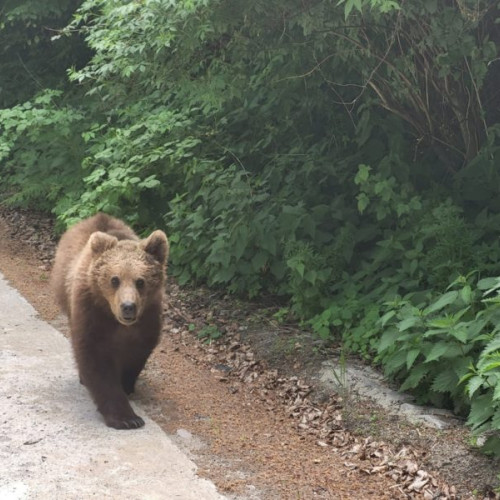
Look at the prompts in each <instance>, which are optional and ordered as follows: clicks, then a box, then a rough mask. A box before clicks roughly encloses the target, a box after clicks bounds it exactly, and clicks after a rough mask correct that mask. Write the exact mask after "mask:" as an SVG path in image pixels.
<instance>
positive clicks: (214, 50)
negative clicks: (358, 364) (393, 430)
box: [0, 0, 500, 429]
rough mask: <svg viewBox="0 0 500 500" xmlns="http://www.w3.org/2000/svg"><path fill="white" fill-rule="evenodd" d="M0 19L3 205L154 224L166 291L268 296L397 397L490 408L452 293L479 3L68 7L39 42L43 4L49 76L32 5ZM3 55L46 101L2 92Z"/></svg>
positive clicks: (478, 224)
mask: <svg viewBox="0 0 500 500" xmlns="http://www.w3.org/2000/svg"><path fill="white" fill-rule="evenodd" d="M15 3H16V2H8V7H9V8H8V10H7V12H8V18H9V22H8V23H7V24H8V26H7V31H5V32H4V33H3V36H4V38H3V40H4V41H5V44H4V45H5V50H4V54H6V62H5V63H4V62H1V63H0V75H7V74H8V75H13V80H12V81H11V82H9V83H8V88H9V90H8V92H7V94H8V95H6V96H4V98H3V100H2V102H3V103H4V105H5V106H6V109H3V110H0V178H1V181H2V182H1V185H0V193H1V197H2V199H3V200H8V201H9V202H11V203H22V204H24V205H26V204H31V205H36V206H37V207H38V208H43V209H47V210H52V211H53V212H54V213H55V214H56V215H57V217H58V220H59V221H60V223H61V225H67V224H69V223H71V222H73V221H74V220H76V219H79V218H81V217H85V216H87V215H89V214H91V213H93V212H95V211H96V210H104V211H107V212H110V213H112V214H116V215H119V216H121V217H123V218H125V219H127V220H128V221H130V222H131V223H134V224H135V225H136V227H138V229H139V230H141V229H145V228H146V227H148V226H165V227H166V229H167V230H168V232H169V235H170V237H171V240H172V242H173V245H172V263H173V266H172V269H171V271H172V272H173V273H174V274H176V275H177V276H178V278H179V280H180V281H181V282H182V283H187V282H189V281H197V282H201V281H204V282H207V283H208V284H210V285H212V286H219V287H225V288H226V289H228V291H230V292H234V293H240V294H246V295H248V296H252V297H254V296H259V295H262V294H264V293H272V294H276V295H279V296H280V297H281V298H282V299H283V301H285V305H286V307H288V308H289V310H291V311H292V312H293V313H294V314H295V315H296V317H297V318H299V319H301V320H303V321H304V322H306V323H307V324H309V325H310V326H311V327H312V328H313V330H314V331H315V332H317V334H318V335H320V336H321V337H322V338H323V339H325V340H327V341H329V340H332V339H334V338H335V337H337V338H338V337H342V340H343V344H344V345H345V346H346V348H347V349H349V351H350V352H356V353H359V354H360V355H362V356H364V357H366V358H369V359H373V358H376V359H377V360H378V361H379V362H380V363H383V364H384V365H386V366H387V370H388V374H389V375H390V376H392V377H395V378H396V379H397V380H399V381H401V382H402V384H403V388H408V389H412V390H414V391H415V393H416V394H417V395H418V396H419V397H420V398H422V399H425V398H427V399H430V400H432V401H434V402H435V403H436V404H446V405H449V406H453V407H455V408H456V410H457V411H461V412H467V411H468V410H467V408H468V406H469V405H472V408H473V413H474V411H475V410H474V408H475V406H474V405H475V404H476V401H483V403H481V404H479V403H478V404H479V406H478V410H477V412H476V413H475V415H476V416H474V417H473V418H472V420H470V422H471V425H473V426H475V427H477V428H478V429H480V428H486V427H484V426H488V425H490V426H491V428H494V427H495V426H496V425H497V424H496V423H495V422H496V420H494V419H493V415H496V413H492V414H491V415H488V416H487V417H486V418H485V419H482V420H481V418H479V415H480V414H481V413H480V411H481V409H484V408H485V406H484V405H486V404H487V405H489V406H488V407H489V408H490V410H491V411H493V412H495V411H496V409H495V408H496V406H495V405H496V397H495V393H494V391H493V393H491V391H490V390H489V389H488V387H489V386H487V384H488V383H490V382H491V381H492V380H493V377H494V376H496V369H497V368H496V366H494V364H493V363H494V362H495V360H494V359H493V358H492V356H494V355H495V351H491V352H487V351H486V349H487V347H486V344H485V339H483V338H482V337H481V335H486V334H487V332H486V330H485V329H487V328H490V327H493V326H494V320H489V323H488V322H487V323H485V324H484V325H483V326H480V325H481V324H482V321H483V319H481V318H484V317H486V315H487V313H486V312H484V311H486V310H490V309H491V308H492V307H493V305H492V304H488V303H486V302H484V301H483V297H482V295H481V293H482V290H481V289H478V288H477V287H476V285H475V282H474V281H473V280H472V278H470V279H471V280H472V281H469V280H466V281H460V279H459V276H460V275H467V273H468V272H469V271H470V270H471V269H478V270H480V271H481V275H488V276H494V275H500V263H499V261H498V259H497V258H496V256H497V255H499V254H500V247H499V238H498V228H499V227H500V202H499V198H498V192H497V191H498V189H497V187H498V184H499V181H500V179H499V175H500V174H499V170H498V167H497V165H498V164H499V161H500V155H499V152H500V149H499V137H500V126H499V123H500V115H499V114H498V109H500V106H499V102H500V101H499V99H500V94H499V93H498V92H497V88H498V78H499V77H500V73H499V71H500V69H499V68H500V66H499V65H498V64H497V59H498V50H497V47H498V44H499V42H500V31H499V30H498V26H499V24H498V20H499V19H500V12H499V9H498V6H497V5H496V4H493V3H492V2H487V1H486V0H480V1H474V2H469V1H467V0H464V1H460V2H452V1H451V0H446V1H443V2H437V1H432V0H418V1H414V2H395V1H393V0H345V1H342V2H333V3H332V2H330V1H328V0H319V1H315V2H304V1H303V0H273V1H269V0H266V1H264V0H255V1H252V2H245V1H243V0H236V1H235V0H231V1H229V0H189V1H188V0H179V1H175V2H173V1H167V0H143V1H140V2H139V1H128V0H116V1H113V2H111V1H107V0H86V1H84V2H83V3H82V4H81V6H80V7H79V8H78V9H77V10H76V12H75V13H74V16H73V18H72V20H71V22H70V24H69V26H68V27H67V29H66V30H64V32H60V31H58V30H59V27H60V25H61V24H60V21H61V20H62V19H66V18H67V17H69V11H68V10H66V8H64V9H62V8H61V7H60V6H59V3H58V2H56V1H55V0H44V1H43V2H42V3H41V4H40V5H42V4H43V5H44V6H46V7H47V6H48V7H47V9H46V12H47V13H50V15H49V17H50V16H54V23H55V24H52V25H53V26H56V28H55V31H54V33H56V38H58V39H57V40H52V41H51V42H50V43H53V42H54V43H55V45H51V46H50V47H51V50H55V49H54V48H55V47H61V52H60V53H59V52H57V50H55V51H56V52H57V53H58V55H60V56H61V57H58V58H55V59H54V61H56V62H55V65H56V66H57V68H56V69H57V71H54V72H53V73H50V72H47V71H46V68H45V65H44V62H45V61H44V58H43V51H42V48H44V47H45V45H44V44H48V43H49V41H50V37H48V35H47V33H45V32H43V34H44V36H43V37H42V39H43V43H42V42H40V43H39V42H38V41H36V40H35V38H36V37H37V36H39V35H40V29H41V28H40V26H41V24H40V20H41V19H45V17H44V14H43V12H41V9H40V8H39V7H40V5H39V3H36V2H33V1H32V0H23V2H22V4H21V9H20V10H19V9H16V8H15V5H14V4H15ZM35 4H36V5H35ZM77 4H78V2H76V3H75V5H74V7H75V8H76V7H77ZM68 9H70V6H68ZM31 15H33V19H35V20H36V23H35V24H36V26H34V28H33V31H31V29H30V31H29V34H30V36H28V37H24V38H23V37H19V36H18V35H16V36H14V33H13V32H14V31H15V30H16V29H17V27H18V25H19V24H18V23H20V22H22V21H24V20H25V19H26V18H30V16H31ZM65 16H67V17H65ZM55 21H57V22H55ZM24 39H28V40H32V45H31V46H30V47H26V46H25V45H26V44H25V43H24V42H23V40H24ZM82 39H84V40H85V43H86V48H85V50H83V49H82V47H81V45H80V44H79V42H81V40H82ZM30 43H31V42H30ZM20 46H22V47H23V50H26V51H27V54H28V55H29V60H30V65H29V70H30V72H31V73H32V74H33V75H35V77H36V78H37V79H38V80H39V81H40V82H41V87H45V88H46V89H47V88H52V89H58V90H57V91H50V90H45V91H41V92H40V93H39V94H37V96H35V90H34V87H38V86H37V85H32V84H30V85H27V86H26V88H27V90H26V92H25V93H23V92H16V91H15V90H16V84H15V82H21V81H23V79H24V80H25V79H26V78H25V75H24V77H23V73H22V71H21V69H22V67H23V65H22V64H21V65H20V64H19V63H16V61H15V57H14V56H13V54H15V53H16V52H15V51H16V50H17V49H18V48H19V47H20ZM23 62H24V61H23ZM12 68H13V69H14V70H15V71H12V72H8V71H4V69H5V70H8V69H12ZM65 73H68V74H69V79H70V82H71V85H69V84H68V82H67V81H66V80H65V79H63V78H62V77H61V76H60V75H62V74H65ZM57 75H59V76H57ZM49 76H53V78H52V77H49ZM13 82H14V83H13ZM1 86H2V87H3V84H1ZM28 87H29V88H28ZM68 88H69V89H70V90H68ZM61 90H62V93H61ZM34 186H37V188H36V189H35V188H34ZM38 186H39V187H38ZM450 277H451V280H452V281H453V280H455V279H459V280H458V281H455V282H454V285H453V287H452V288H451V289H450V290H449V291H448V292H447V294H445V295H443V296H441V295H440V291H441V290H443V289H445V288H446V286H447V284H448V282H449V280H450ZM479 283H483V282H481V281H480V282H479ZM481 286H482V285H481ZM467 287H469V288H470V293H469V292H467V291H466V290H468V288H467ZM400 297H402V298H400ZM445 313H446V314H448V315H449V317H445V318H442V317H441V315H442V314H445ZM381 318H383V322H382V323H381ZM438 320H442V323H439V321H438ZM445 320H446V321H448V323H446V321H445ZM436 321H438V323H439V324H440V325H441V326H439V325H438V324H435V322H436ZM412 322H414V323H412ZM463 323H466V324H467V325H468V326H467V327H466V329H465V330H463V328H465V327H463ZM495 324H496V323H495ZM432 325H434V326H432ZM459 325H460V326H459ZM478 325H479V326H478ZM487 325H489V326H487ZM478 328H479V330H477V332H481V333H477V335H476V333H475V332H476V329H478ZM431 330H432V334H431V333H429V332H430V331H431ZM464 331H465V333H464ZM391 335H392V337H391ZM424 335H426V336H424ZM391 340H392V341H393V344H390V341H391ZM381 342H382V344H381ZM380 344H381V345H380ZM395 346H397V347H398V349H397V350H396V349H395ZM481 353H483V354H481ZM481 356H482V357H481ZM483 359H484V361H481V362H480V360H483ZM443 360H449V362H448V361H447V363H446V365H444V364H443V363H442V361H443ZM469 362H471V363H473V366H474V370H475V371H473V372H470V373H473V377H477V378H473V380H474V381H475V382H469V388H470V387H472V389H474V385H475V384H479V385H478V386H477V388H475V390H474V391H472V392H471V389H469V394H465V395H464V393H463V391H462V388H461V387H462V386H460V385H459V386H457V383H458V381H459V380H460V378H461V377H465V376H467V373H469V372H468V371H467V370H468V365H467V363H469ZM443 366H445V368H446V369H445V370H442V367H443ZM471 380H472V379H471ZM479 381H481V383H479ZM476 396H477V398H476ZM480 398H482V399H480ZM488 398H489V399H488ZM490 410H488V411H490ZM471 415H472V414H471ZM495 418H496V417H495ZM476 423H477V425H476Z"/></svg>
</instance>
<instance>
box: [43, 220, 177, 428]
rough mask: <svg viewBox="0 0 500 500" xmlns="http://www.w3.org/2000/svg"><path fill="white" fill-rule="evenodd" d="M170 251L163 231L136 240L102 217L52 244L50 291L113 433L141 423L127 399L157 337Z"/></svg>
mask: <svg viewBox="0 0 500 500" xmlns="http://www.w3.org/2000/svg"><path fill="white" fill-rule="evenodd" d="M168 251H169V246H168V240H167V237H166V236H165V233H164V232H163V231H159V230H157V231H154V232H153V233H152V234H151V235H150V236H149V237H148V238H146V239H144V240H140V239H139V238H138V237H137V236H136V234H135V233H134V231H132V229H131V228H130V227H129V226H127V225H126V224H125V223H124V222H122V221H121V220H118V219H115V218H113V217H110V216H109V215H106V214H103V213H99V214H97V215H95V216H94V217H91V218H89V219H86V220H84V221H82V222H79V223H78V224H76V225H75V226H73V227H71V228H70V229H69V230H68V231H67V232H66V233H64V235H63V236H62V238H61V240H60V242H59V245H58V247H57V252H56V257H55V263H54V268H53V270H52V278H51V281H52V287H53V290H54V292H55V295H56V298H57V301H58V303H59V305H60V306H61V309H62V310H63V312H64V313H65V314H66V315H67V316H68V318H69V323H70V328H71V341H72V346H73V352H74V355H75V359H76V363H77V366H78V371H79V375H80V381H81V383H82V384H84V385H85V386H86V387H87V389H88V390H89V392H90V394H91V395H92V398H93V399H94V401H95V403H96V405H97V408H98V410H99V411H100V412H101V413H102V415H103V417H104V421H105V422H106V425H108V426H109V427H114V428H115V429H135V428H138V427H142V426H143V425H144V420H143V419H142V418H141V417H139V416H138V415H136V414H135V412H134V410H133V409H132V407H131V406H130V403H129V401H128V397H127V395H128V394H130V393H132V392H133V391H134V385H135V381H136V379H137V377H138V375H139V373H140V372H141V370H142V369H143V367H144V365H145V363H146V360H147V359H148V357H149V355H150V354H151V352H152V351H153V349H154V347H155V346H156V344H157V343H158V340H159V336H160V331H161V327H162V311H163V307H162V301H163V294H164V282H165V267H166V261H167V257H168Z"/></svg>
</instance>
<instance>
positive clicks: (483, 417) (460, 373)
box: [377, 273, 500, 453]
mask: <svg viewBox="0 0 500 500" xmlns="http://www.w3.org/2000/svg"><path fill="white" fill-rule="evenodd" d="M475 276H476V273H474V274H473V275H471V276H469V277H463V276H460V277H459V278H457V279H456V280H455V281H454V282H453V283H452V284H451V285H450V286H449V288H448V291H447V292H445V293H444V294H441V295H438V296H435V295H434V296H432V295H431V294H428V296H427V297H425V298H424V300H422V299H421V298H417V297H416V296H415V295H414V294H408V295H407V296H406V297H404V298H399V299H396V300H395V301H393V302H390V303H386V304H385V305H386V308H385V311H384V312H385V314H384V315H383V316H382V317H381V318H380V320H379V322H378V327H379V329H380V331H381V332H383V333H382V335H381V337H380V343H379V345H378V357H377V360H378V361H379V362H380V363H382V365H383V366H384V369H385V372H386V374H387V375H389V376H392V377H393V378H395V379H397V380H399V381H401V390H410V391H412V392H413V393H414V394H415V395H416V396H417V399H418V401H420V402H421V403H432V404H434V405H438V406H448V407H453V408H454V410H455V411H456V412H457V413H462V414H466V415H468V420H467V422H468V424H469V425H470V426H471V427H472V429H473V430H474V431H475V432H477V433H484V432H489V435H488V440H487V443H486V446H487V448H488V451H490V452H493V451H495V452H496V453H498V451H499V450H498V447H497V443H498V439H499V436H500V434H499V431H500V419H499V415H500V402H499V400H500V292H499V290H500V278H487V279H482V280H479V281H477V280H476V279H475Z"/></svg>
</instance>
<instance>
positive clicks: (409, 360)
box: [406, 349, 420, 370]
mask: <svg viewBox="0 0 500 500" xmlns="http://www.w3.org/2000/svg"><path fill="white" fill-rule="evenodd" d="M419 354H420V349H411V350H410V351H408V353H407V355H406V369H407V370H409V369H410V368H411V367H412V366H413V363H415V360H416V359H417V357H418V355H419Z"/></svg>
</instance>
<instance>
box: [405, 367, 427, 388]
mask: <svg viewBox="0 0 500 500" xmlns="http://www.w3.org/2000/svg"><path fill="white" fill-rule="evenodd" d="M428 374H429V368H428V366H427V365H423V364H422V365H418V366H416V367H415V368H413V369H412V371H411V373H410V375H408V377H407V378H406V380H405V381H404V382H403V383H402V385H401V387H400V388H399V390H400V391H407V390H408V389H415V387H417V386H418V385H419V384H420V382H421V381H422V379H423V378H424V377H425V376H426V375H428Z"/></svg>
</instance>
